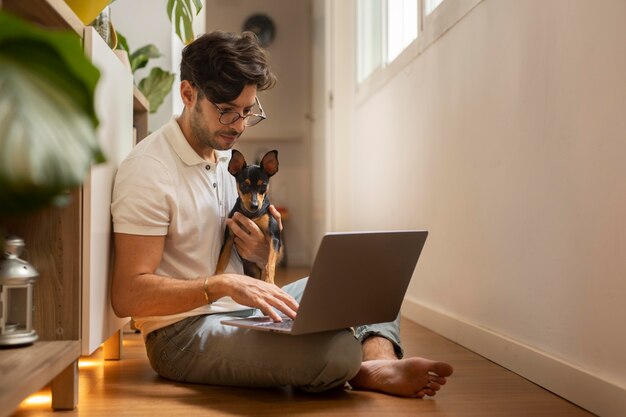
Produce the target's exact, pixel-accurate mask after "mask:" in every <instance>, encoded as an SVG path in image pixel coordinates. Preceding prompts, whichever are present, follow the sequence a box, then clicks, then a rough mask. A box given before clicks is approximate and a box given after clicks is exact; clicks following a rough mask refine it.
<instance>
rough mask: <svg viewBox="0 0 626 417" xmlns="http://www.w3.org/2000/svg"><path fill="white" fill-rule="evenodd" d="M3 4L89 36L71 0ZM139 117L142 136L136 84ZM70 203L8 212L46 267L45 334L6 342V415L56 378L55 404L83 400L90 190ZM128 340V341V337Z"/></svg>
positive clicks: (37, 321)
mask: <svg viewBox="0 0 626 417" xmlns="http://www.w3.org/2000/svg"><path fill="white" fill-rule="evenodd" d="M0 9H3V10H7V11H10V12H11V13H13V14H15V15H17V16H20V17H22V18H24V19H25V20H28V21H31V22H33V23H36V24H38V25H40V26H42V27H46V28H54V29H65V30H70V31H73V32H75V33H76V35H77V36H78V37H79V38H82V37H83V34H84V29H85V26H84V25H83V24H82V22H81V21H80V19H79V18H78V17H77V16H76V15H75V14H74V12H73V11H72V10H71V9H70V8H69V6H68V5H67V4H66V3H65V2H64V1H63V0H29V1H24V0H0ZM133 90H134V91H133V119H134V120H133V124H134V126H135V127H136V128H137V137H138V139H141V138H143V137H144V136H145V135H147V132H148V110H149V103H148V101H147V99H146V98H145V97H144V96H143V94H142V93H141V92H140V91H139V90H138V89H137V87H135V88H134V89H133ZM70 196H71V202H70V204H69V205H67V206H66V207H63V208H58V207H48V208H45V209H43V210H40V211H38V212H36V213H32V214H26V215H18V216H12V217H0V230H2V231H3V232H5V233H10V234H14V235H17V236H20V237H21V238H23V239H24V241H25V242H26V250H25V253H24V255H23V257H24V258H25V259H27V260H28V261H29V262H30V263H31V264H33V265H34V266H36V268H37V270H38V272H39V280H38V281H37V284H36V285H35V310H34V315H33V325H34V327H35V329H36V330H37V333H38V335H39V339H40V340H39V341H37V342H36V343H34V344H33V345H31V346H28V347H20V348H11V349H0V417H4V416H8V415H10V414H11V413H12V412H13V411H14V410H15V408H17V406H18V405H19V404H20V402H21V401H22V400H23V399H24V398H25V397H27V396H28V395H30V394H32V393H33V392H36V391H37V390H39V389H41V388H43V387H44V386H46V385H47V384H49V383H52V408H54V409H55V410H67V409H73V408H75V407H76V405H77V401H78V359H79V357H80V355H81V279H82V276H81V268H82V256H83V253H82V235H81V232H82V227H83V224H82V222H83V218H82V217H83V214H82V213H83V191H82V188H77V189H75V190H72V191H71V193H70ZM120 343H121V342H120Z"/></svg>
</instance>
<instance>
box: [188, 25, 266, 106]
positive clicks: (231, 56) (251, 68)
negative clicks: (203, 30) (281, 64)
mask: <svg viewBox="0 0 626 417" xmlns="http://www.w3.org/2000/svg"><path fill="white" fill-rule="evenodd" d="M180 80H181V81H183V80H187V81H189V82H190V83H192V84H193V85H195V86H196V87H198V88H199V89H200V91H201V92H202V93H203V94H204V95H206V96H207V98H208V99H209V100H211V101H213V102H215V103H226V102H229V101H233V100H235V99H236V98H237V97H239V95H240V94H241V92H242V91H243V88H244V87H245V86H246V85H250V84H254V85H256V86H257V89H258V90H260V91H263V90H267V89H269V88H271V87H273V86H274V84H275V83H276V76H275V75H274V74H273V73H272V71H271V69H270V66H269V59H268V55H267V52H265V50H264V49H263V48H262V47H261V45H260V44H259V41H258V39H257V37H256V35H255V34H254V33H252V32H243V33H242V34H241V35H237V34H236V33H230V32H222V31H215V32H211V33H207V34H204V35H202V36H200V37H199V38H197V39H196V40H194V41H193V42H192V43H190V44H189V45H187V46H186V47H185V48H184V49H183V57H182V60H181V63H180Z"/></svg>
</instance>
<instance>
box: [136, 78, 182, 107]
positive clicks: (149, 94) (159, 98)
mask: <svg viewBox="0 0 626 417" xmlns="http://www.w3.org/2000/svg"><path fill="white" fill-rule="evenodd" d="M175 78H176V76H175V75H174V74H173V73H171V72H169V71H164V70H162V69H161V68H158V67H155V68H152V70H151V71H150V74H148V76H147V77H146V78H144V79H143V80H141V81H140V82H139V86H138V87H139V90H140V91H141V92H142V93H143V95H144V96H146V98H147V99H148V101H149V102H150V113H155V112H156V111H157V109H158V108H159V107H160V106H161V104H162V103H163V100H164V99H165V97H166V96H167V95H168V94H169V93H170V91H172V84H173V83H174V79H175Z"/></svg>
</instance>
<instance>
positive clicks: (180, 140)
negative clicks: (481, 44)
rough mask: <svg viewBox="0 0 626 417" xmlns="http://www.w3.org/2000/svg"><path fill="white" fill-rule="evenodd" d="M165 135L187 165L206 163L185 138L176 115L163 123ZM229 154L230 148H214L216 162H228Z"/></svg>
mask: <svg viewBox="0 0 626 417" xmlns="http://www.w3.org/2000/svg"><path fill="white" fill-rule="evenodd" d="M165 136H166V137H167V140H168V141H169V143H170V145H172V147H173V148H174V151H175V152H176V154H177V155H178V157H179V158H180V159H181V160H182V161H183V162H184V163H185V164H187V165H189V166H193V165H199V164H203V165H206V164H207V161H205V160H204V159H202V158H201V157H200V155H198V154H197V153H196V151H194V150H193V148H192V147H191V145H190V144H189V142H187V139H186V138H185V135H184V134H183V131H182V130H180V126H179V125H178V122H177V121H176V116H174V117H172V119H171V120H170V121H169V123H168V124H167V125H165ZM231 154H232V151H231V150H227V151H218V150H216V151H215V157H216V160H217V163H220V162H228V161H229V160H230V156H231Z"/></svg>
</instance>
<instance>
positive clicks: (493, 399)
mask: <svg viewBox="0 0 626 417" xmlns="http://www.w3.org/2000/svg"><path fill="white" fill-rule="evenodd" d="M301 272H302V271H299V270H289V271H287V272H284V271H283V273H282V277H281V279H280V280H278V279H277V282H285V281H286V280H290V279H291V278H292V277H293V276H301V275H300V273H301ZM305 273H306V272H305ZM402 337H403V341H404V347H405V350H406V353H407V355H409V356H425V357H429V358H432V359H439V360H444V361H447V362H449V363H451V364H452V365H453V366H454V368H455V373H454V375H453V376H452V377H451V378H450V379H449V383H448V384H447V385H446V386H445V387H444V388H443V389H442V391H440V393H439V394H438V395H437V396H436V397H434V398H429V399H424V400H418V399H405V398H396V397H391V396H387V395H383V394H378V393H373V392H361V391H350V390H337V391H334V392H330V393H325V394H317V395H312V394H305V393H302V392H299V391H296V390H292V389H286V388H285V389H263V390H252V389H239V388H228V387H216V386H202V385H192V384H180V383H174V382H171V381H168V380H165V379H162V378H160V377H158V376H157V375H156V374H155V373H154V371H152V369H151V368H150V365H149V363H148V360H147V358H146V354H145V348H144V344H143V341H142V339H141V337H140V336H139V335H138V334H135V333H133V332H130V331H128V332H125V334H124V352H123V359H122V360H121V361H106V362H105V361H103V359H102V350H101V349H98V350H97V351H96V352H95V353H94V354H93V355H92V356H90V357H85V358H83V359H81V364H80V381H79V390H80V391H79V392H80V394H79V396H80V400H79V404H78V408H77V409H76V410H73V411H64V412H56V413H55V412H52V411H51V410H50V408H49V407H50V399H49V390H45V389H44V390H43V391H41V392H40V393H37V394H36V395H33V396H31V397H29V399H27V400H25V401H23V402H22V404H21V405H20V407H19V409H18V410H17V411H16V412H15V413H14V416H21V417H33V416H56V417H59V416H73V415H78V416H103V417H104V416H116V417H117V416H150V417H157V416H184V417H191V416H307V417H308V416H330V417H333V416H337V417H338V416H346V417H360V416H372V417H381V416H383V417H384V416H393V417H396V416H416V415H417V416H428V417H435V416H437V417H438V416H455V417H463V416H473V417H489V416H524V417H527V416H533V417H536V416H546V417H548V416H549V417H559V416H567V417H575V416H590V415H592V414H590V413H588V412H586V411H584V410H582V409H580V408H579V407H577V406H575V405H573V404H571V403H569V402H567V401H565V400H563V399H562V398H560V397H558V396H556V395H554V394H552V393H550V392H548V391H546V390H544V389H542V388H540V387H538V386H537V385H535V384H533V383H531V382H529V381H527V380H525V379H524V378H522V377H520V376H518V375H516V374H514V373H512V372H510V371H507V370H506V369H504V368H502V367H500V366H498V365H496V364H494V363H492V362H490V361H488V360H486V359H484V358H482V357H481V356H478V355H476V354H475V353H472V352H470V351H468V350H467V349H464V348H463V347H461V346H459V345H457V344H455V343H453V342H450V341H449V340H447V339H445V338H443V337H441V336H439V335H437V334H434V333H433V332H431V331H429V330H427V329H425V328H423V327H421V326H419V325H417V324H415V323H413V322H411V321H409V320H403V321H402Z"/></svg>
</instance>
